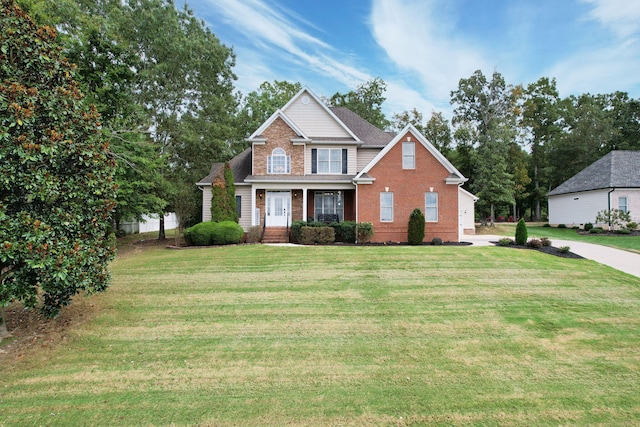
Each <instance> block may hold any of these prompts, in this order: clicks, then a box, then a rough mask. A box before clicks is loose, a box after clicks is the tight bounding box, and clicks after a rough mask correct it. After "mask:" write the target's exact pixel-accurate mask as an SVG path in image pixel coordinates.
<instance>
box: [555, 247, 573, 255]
mask: <svg viewBox="0 0 640 427" xmlns="http://www.w3.org/2000/svg"><path fill="white" fill-rule="evenodd" d="M570 250H571V248H570V247H569V246H560V247H559V248H558V251H559V252H560V253H561V254H568V253H569V251H570Z"/></svg>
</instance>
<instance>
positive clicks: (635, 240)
mask: <svg viewBox="0 0 640 427" xmlns="http://www.w3.org/2000/svg"><path fill="white" fill-rule="evenodd" d="M527 231H528V234H529V238H540V237H548V238H549V239H551V241H553V240H554V239H557V240H575V241H580V242H586V243H594V244H597V245H604V246H611V247H614V248H618V249H623V250H627V251H630V252H636V253H640V236H628V235H622V234H620V235H613V236H611V235H600V234H588V235H582V234H578V233H577V232H576V230H573V229H570V228H556V227H542V226H540V225H529V224H527ZM482 232H485V233H487V234H497V235H500V236H509V237H511V238H513V237H514V236H515V234H516V224H515V223H500V224H496V226H495V227H483V230H482Z"/></svg>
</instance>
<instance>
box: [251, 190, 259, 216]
mask: <svg viewBox="0 0 640 427" xmlns="http://www.w3.org/2000/svg"><path fill="white" fill-rule="evenodd" d="M251 225H252V226H254V225H259V223H258V224H256V189H255V188H253V185H252V186H251Z"/></svg>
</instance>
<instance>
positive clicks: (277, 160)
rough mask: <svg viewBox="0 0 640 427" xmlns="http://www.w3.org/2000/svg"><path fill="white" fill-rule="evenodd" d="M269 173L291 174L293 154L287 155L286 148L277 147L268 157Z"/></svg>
mask: <svg viewBox="0 0 640 427" xmlns="http://www.w3.org/2000/svg"><path fill="white" fill-rule="evenodd" d="M267 173H269V174H289V173H291V156H287V153H286V151H284V148H279V147H278V148H275V149H274V150H273V151H272V152H271V155H270V156H269V157H268V158H267Z"/></svg>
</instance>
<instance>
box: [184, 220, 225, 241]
mask: <svg viewBox="0 0 640 427" xmlns="http://www.w3.org/2000/svg"><path fill="white" fill-rule="evenodd" d="M216 225H217V223H215V222H201V223H200V224H196V225H194V226H193V227H189V228H187V229H186V230H185V231H184V239H185V240H186V242H187V245H189V246H208V245H210V244H211V235H212V230H213V228H214V227H215V226H216Z"/></svg>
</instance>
